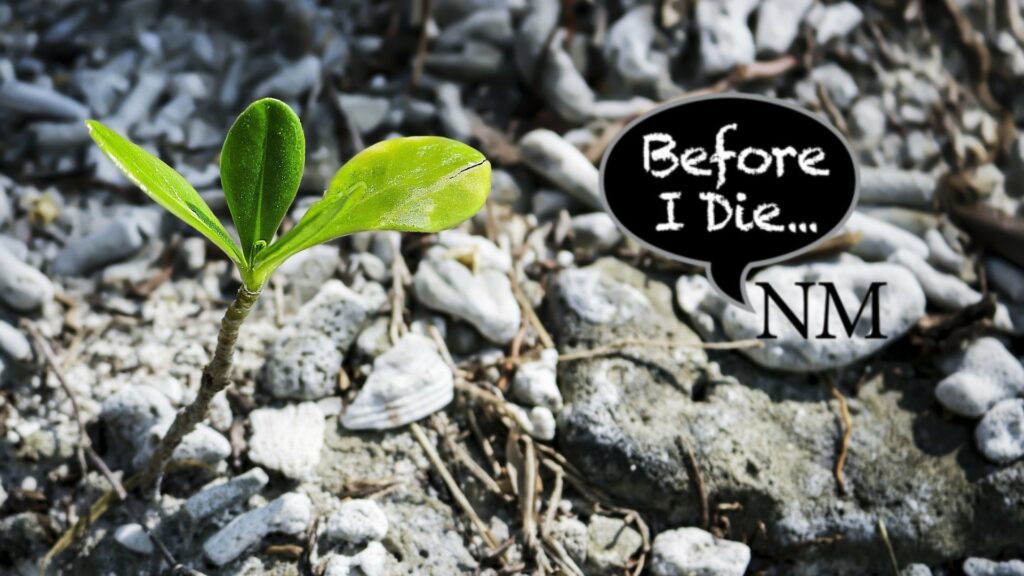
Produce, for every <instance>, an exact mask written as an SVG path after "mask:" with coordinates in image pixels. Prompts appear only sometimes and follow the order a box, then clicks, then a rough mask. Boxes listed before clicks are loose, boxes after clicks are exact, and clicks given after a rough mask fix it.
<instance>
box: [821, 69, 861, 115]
mask: <svg viewBox="0 0 1024 576" xmlns="http://www.w3.org/2000/svg"><path fill="white" fill-rule="evenodd" d="M810 79H811V81H813V83H815V84H820V85H821V86H822V88H824V89H825V91H826V92H827V93H828V95H829V98H831V99H832V101H833V102H834V103H835V104H836V106H838V107H839V108H840V109H846V108H849V107H850V106H851V105H852V104H853V101H854V100H856V99H857V96H859V95H860V88H858V87H857V82H856V81H855V80H854V79H853V76H851V75H850V73H849V72H847V71H846V70H845V69H843V68H842V67H840V66H839V65H837V64H824V65H821V66H818V67H817V68H815V69H814V70H812V71H811V78H810ZM815 90H817V88H816V87H815ZM814 100H817V96H815V98H814Z"/></svg>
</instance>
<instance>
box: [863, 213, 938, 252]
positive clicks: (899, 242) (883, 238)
mask: <svg viewBox="0 0 1024 576" xmlns="http://www.w3.org/2000/svg"><path fill="white" fill-rule="evenodd" d="M845 226H846V229H847V230H848V231H850V232H855V233H859V234H860V235H861V239H860V241H859V242H857V244H855V245H854V246H853V247H852V248H850V252H851V253H853V254H856V255H857V256H860V257H861V258H864V259H865V260H885V259H886V258H888V257H889V256H892V255H893V254H894V253H895V252H896V251H897V250H900V249H904V250H907V251H908V252H911V253H912V254H914V255H916V256H918V257H920V258H922V259H924V258H927V257H928V254H929V250H928V245H927V244H925V243H924V241H922V240H921V239H920V238H918V237H917V236H914V235H913V234H911V233H910V232H907V231H906V230H903V229H901V228H897V227H896V226H893V225H892V224H889V223H888V222H884V221H882V220H878V219H876V218H872V217H871V216H868V215H867V214H863V213H861V212H857V211H854V212H853V214H850V219H849V220H847V221H846V225H845Z"/></svg>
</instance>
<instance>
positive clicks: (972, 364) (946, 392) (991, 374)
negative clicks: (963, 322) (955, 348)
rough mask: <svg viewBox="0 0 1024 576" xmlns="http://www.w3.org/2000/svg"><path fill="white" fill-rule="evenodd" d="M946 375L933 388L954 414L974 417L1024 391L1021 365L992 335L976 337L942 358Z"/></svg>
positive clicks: (936, 395) (1023, 375)
mask: <svg viewBox="0 0 1024 576" xmlns="http://www.w3.org/2000/svg"><path fill="white" fill-rule="evenodd" d="M942 368H943V369H944V370H945V371H946V373H947V374H949V376H947V377H946V378H945V379H943V380H942V381H941V382H939V385H938V386H936V387H935V397H936V398H938V400H939V402H940V403H942V405H943V406H944V407H945V408H946V409H947V410H949V411H950V412H953V413H954V414H959V415H960V416H967V417H971V418H977V417H979V416H981V415H982V414H984V413H985V412H988V410H989V408H991V407H992V406H995V405H996V403H997V402H1000V401H1002V400H1006V399H1007V398H1013V397H1014V396H1017V395H1019V394H1021V393H1024V367H1022V366H1021V363H1020V362H1019V361H1018V360H1017V359H1016V358H1014V357H1013V354H1011V353H1010V351H1009V350H1007V349H1006V347H1005V346H1003V343H1002V342H1000V341H999V340H996V339H995V338H989V337H985V338H978V339H977V340H975V341H974V342H971V343H970V344H969V345H968V346H967V348H966V349H965V350H963V351H962V352H959V353H958V354H956V355H954V356H952V357H950V358H947V359H945V360H944V361H943V362H942Z"/></svg>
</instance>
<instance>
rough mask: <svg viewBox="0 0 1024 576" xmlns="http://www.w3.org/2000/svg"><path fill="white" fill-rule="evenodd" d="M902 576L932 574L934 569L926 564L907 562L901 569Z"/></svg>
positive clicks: (925, 575)
mask: <svg viewBox="0 0 1024 576" xmlns="http://www.w3.org/2000/svg"><path fill="white" fill-rule="evenodd" d="M900 576H932V569H931V568H929V567H928V566H927V565H925V564H907V565H906V566H904V567H903V570H901V571H900Z"/></svg>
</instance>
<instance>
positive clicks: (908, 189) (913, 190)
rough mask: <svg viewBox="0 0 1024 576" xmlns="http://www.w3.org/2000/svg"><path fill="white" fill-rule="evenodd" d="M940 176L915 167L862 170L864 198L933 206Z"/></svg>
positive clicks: (868, 200) (928, 207)
mask: <svg viewBox="0 0 1024 576" xmlns="http://www.w3.org/2000/svg"><path fill="white" fill-rule="evenodd" d="M936 185H937V183H936V179H935V177H934V176H932V175H931V174H928V173H926V172H920V171H915V170H901V169H899V168H893V167H884V168H870V167H867V166H864V167H862V168H861V170H860V202H861V203H862V204H885V205H897V206H908V207H911V208H923V209H926V210H927V209H931V205H932V199H933V197H934V196H935V188H936Z"/></svg>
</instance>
